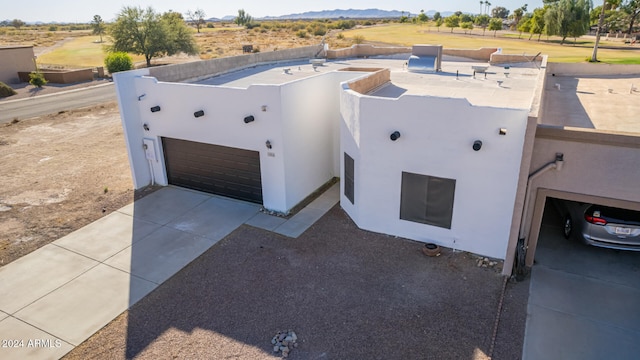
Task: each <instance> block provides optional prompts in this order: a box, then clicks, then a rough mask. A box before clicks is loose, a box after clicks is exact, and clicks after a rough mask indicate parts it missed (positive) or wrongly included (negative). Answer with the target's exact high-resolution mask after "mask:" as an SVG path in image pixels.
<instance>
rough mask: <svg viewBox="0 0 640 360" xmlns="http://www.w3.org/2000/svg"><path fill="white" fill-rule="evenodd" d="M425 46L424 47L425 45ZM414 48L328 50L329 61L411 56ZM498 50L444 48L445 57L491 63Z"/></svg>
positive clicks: (366, 47) (363, 45) (385, 47)
mask: <svg viewBox="0 0 640 360" xmlns="http://www.w3.org/2000/svg"><path fill="white" fill-rule="evenodd" d="M423 46H424V45H423ZM412 50H413V48H412V47H408V46H407V47H405V46H375V45H369V44H359V45H353V46H351V47H348V48H344V49H336V50H327V59H339V58H350V57H363V56H376V55H391V54H411V52H412ZM497 50H498V48H480V49H447V48H443V49H442V53H443V54H444V55H451V56H460V57H465V58H469V59H474V60H482V61H489V59H490V58H491V54H493V53H495V52H496V51H497Z"/></svg>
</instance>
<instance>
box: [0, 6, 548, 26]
mask: <svg viewBox="0 0 640 360" xmlns="http://www.w3.org/2000/svg"><path fill="white" fill-rule="evenodd" d="M525 1H526V4H528V5H529V6H528V9H529V11H531V10H533V9H534V8H536V7H541V6H542V0H493V1H490V2H491V7H492V8H493V7H496V6H503V7H505V8H507V9H509V10H513V9H516V8H519V7H520V6H522V5H524V4H525ZM124 6H141V7H147V6H152V7H153V8H154V9H155V10H156V11H158V12H165V11H168V10H173V11H178V12H180V13H186V12H187V11H189V10H196V9H202V10H204V12H205V13H206V15H207V18H211V17H217V18H221V17H223V16H226V15H237V13H238V9H244V10H245V11H246V12H247V13H249V14H250V15H251V16H253V17H254V18H257V17H264V16H278V15H287V14H293V13H302V12H306V11H320V10H333V9H371V8H378V9H382V10H399V11H409V12H411V13H414V14H417V13H419V12H420V10H424V11H429V10H435V11H440V12H443V11H457V10H460V11H463V12H468V13H474V14H476V13H479V12H480V0H447V1H443V0H440V1H433V0H432V1H417V0H394V1H389V0H387V1H381V0H321V1H308V0H307V1H305V0H235V1H211V0H209V1H207V0H182V1H176V0H154V1H150V0H126V1H123V0H82V1H78V0H31V1H24V2H23V1H20V0H0V20H5V19H9V20H12V19H20V20H23V21H26V22H36V21H42V22H69V23H76V22H77V23H88V22H90V21H91V19H92V18H93V16H94V15H100V16H101V17H102V19H104V20H105V21H111V20H113V19H115V17H116V14H117V13H118V11H119V10H120V9H122V7H124Z"/></svg>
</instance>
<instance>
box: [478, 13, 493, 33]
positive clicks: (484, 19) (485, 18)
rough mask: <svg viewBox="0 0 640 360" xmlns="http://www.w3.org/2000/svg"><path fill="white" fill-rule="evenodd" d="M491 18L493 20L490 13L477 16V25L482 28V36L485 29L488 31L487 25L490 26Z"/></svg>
mask: <svg viewBox="0 0 640 360" xmlns="http://www.w3.org/2000/svg"><path fill="white" fill-rule="evenodd" d="M489 20H491V18H489V15H487V14H482V15H478V16H476V25H478V26H480V27H481V28H482V36H484V33H485V31H487V26H489Z"/></svg>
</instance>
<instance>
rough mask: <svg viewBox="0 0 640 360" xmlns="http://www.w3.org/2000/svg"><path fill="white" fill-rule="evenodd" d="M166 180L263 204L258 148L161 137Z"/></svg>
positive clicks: (173, 183) (182, 185)
mask: <svg viewBox="0 0 640 360" xmlns="http://www.w3.org/2000/svg"><path fill="white" fill-rule="evenodd" d="M162 147H163V152H164V161H165V165H166V169H167V179H168V182H169V184H172V185H176V186H180V187H185V188H189V189H194V190H199V191H204V192H207V193H211V194H216V195H222V196H227V197H231V198H235V199H240V200H245V201H250V202H254V203H258V204H262V180H261V175H260V153H259V152H257V151H251V150H244V149H238V148H232V147H227V146H220V145H213V144H205V143H199V142H194V141H186V140H180V139H173V138H162Z"/></svg>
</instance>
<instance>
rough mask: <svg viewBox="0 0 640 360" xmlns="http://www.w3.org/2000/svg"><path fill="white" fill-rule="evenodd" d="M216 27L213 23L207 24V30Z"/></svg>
mask: <svg viewBox="0 0 640 360" xmlns="http://www.w3.org/2000/svg"><path fill="white" fill-rule="evenodd" d="M214 27H215V26H214V25H213V24H212V23H207V29H213V28H214Z"/></svg>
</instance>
